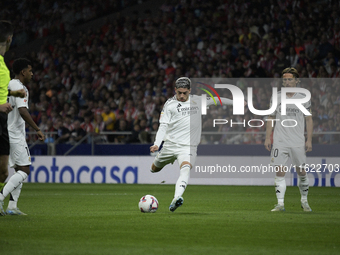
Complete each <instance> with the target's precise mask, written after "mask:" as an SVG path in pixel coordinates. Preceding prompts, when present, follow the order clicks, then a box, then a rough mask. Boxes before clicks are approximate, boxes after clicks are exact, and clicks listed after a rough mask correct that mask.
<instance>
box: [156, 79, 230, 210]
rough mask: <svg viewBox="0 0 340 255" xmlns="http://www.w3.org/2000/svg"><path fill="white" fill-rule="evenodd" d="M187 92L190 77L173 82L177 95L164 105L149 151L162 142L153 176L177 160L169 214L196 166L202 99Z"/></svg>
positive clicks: (225, 101)
mask: <svg viewBox="0 0 340 255" xmlns="http://www.w3.org/2000/svg"><path fill="white" fill-rule="evenodd" d="M190 91H191V80H190V79H189V78H187V77H181V78H179V79H177V80H176V83H175V92H176V95H175V96H174V97H172V98H169V99H168V100H167V101H166V102H165V104H164V107H163V110H162V112H161V116H160V119H159V122H160V125H159V128H158V131H157V134H156V138H155V142H154V144H153V145H152V146H151V147H150V151H151V152H155V151H158V149H159V147H160V145H161V143H162V141H163V140H164V144H163V147H162V149H161V150H160V151H159V152H158V154H157V156H156V157H155V160H154V162H153V163H152V166H151V172H152V173H156V172H159V171H160V170H161V169H162V168H163V167H164V166H165V165H167V164H169V163H173V162H174V161H175V160H176V159H177V161H178V164H179V167H180V175H179V178H178V180H177V182H176V187H175V195H174V199H173V200H172V202H171V204H170V206H169V210H170V211H171V212H174V211H175V210H176V209H177V208H178V207H179V206H181V205H182V204H183V201H184V200H183V197H182V195H183V193H184V191H185V188H186V186H187V185H188V181H189V177H190V169H191V168H192V167H193V165H194V164H195V160H196V155H197V154H196V151H197V146H198V144H199V143H200V139H201V130H202V118H201V112H202V109H201V107H202V103H201V96H197V95H190ZM210 99H211V98H207V104H206V105H207V106H209V105H212V104H214V102H213V100H210ZM216 99H217V98H216ZM216 101H218V100H216ZM221 101H222V104H223V105H232V103H233V101H232V100H230V99H227V98H221Z"/></svg>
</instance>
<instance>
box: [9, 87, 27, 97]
mask: <svg viewBox="0 0 340 255" xmlns="http://www.w3.org/2000/svg"><path fill="white" fill-rule="evenodd" d="M8 96H13V97H21V98H24V97H26V96H27V94H26V91H25V90H24V89H19V90H9V93H8Z"/></svg>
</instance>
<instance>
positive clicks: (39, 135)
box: [37, 130, 45, 141]
mask: <svg viewBox="0 0 340 255" xmlns="http://www.w3.org/2000/svg"><path fill="white" fill-rule="evenodd" d="M37 136H38V139H39V140H40V141H45V135H44V134H43V132H41V130H39V131H37Z"/></svg>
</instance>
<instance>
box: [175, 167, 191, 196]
mask: <svg viewBox="0 0 340 255" xmlns="http://www.w3.org/2000/svg"><path fill="white" fill-rule="evenodd" d="M189 178H190V165H184V166H182V168H181V170H179V177H178V180H177V182H176V188H175V198H176V197H181V196H182V195H183V193H184V191H185V188H186V187H187V185H188V181H189Z"/></svg>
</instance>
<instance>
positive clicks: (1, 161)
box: [0, 145, 8, 216]
mask: <svg viewBox="0 0 340 255" xmlns="http://www.w3.org/2000/svg"><path fill="white" fill-rule="evenodd" d="M1 146H2V145H1ZM1 146H0V147H1ZM7 177H8V155H0V193H1V191H2V190H3V188H4V186H5V180H6V179H7ZM3 205H4V201H3V200H1V199H0V216H2V215H6V213H5V211H4V208H3Z"/></svg>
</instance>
